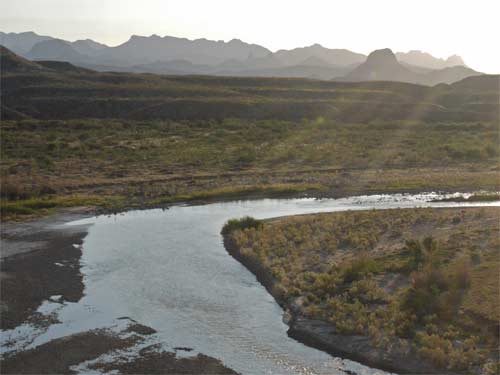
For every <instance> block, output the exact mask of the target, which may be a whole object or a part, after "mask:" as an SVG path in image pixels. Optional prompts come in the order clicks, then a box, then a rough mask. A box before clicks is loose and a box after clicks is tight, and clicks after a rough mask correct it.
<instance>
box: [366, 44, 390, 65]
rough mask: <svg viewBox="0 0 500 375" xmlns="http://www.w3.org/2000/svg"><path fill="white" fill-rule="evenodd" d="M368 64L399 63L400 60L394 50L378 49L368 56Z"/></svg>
mask: <svg viewBox="0 0 500 375" xmlns="http://www.w3.org/2000/svg"><path fill="white" fill-rule="evenodd" d="M366 63H367V64H373V65H378V64H397V63H398V60H397V59H396V55H394V53H393V52H392V50H391V49H390V48H383V49H377V50H375V51H373V52H372V53H370V54H369V55H368V57H367V58H366Z"/></svg>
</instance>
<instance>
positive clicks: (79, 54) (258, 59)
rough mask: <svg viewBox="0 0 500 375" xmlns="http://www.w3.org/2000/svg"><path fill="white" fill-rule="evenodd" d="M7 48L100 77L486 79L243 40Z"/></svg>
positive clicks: (400, 61)
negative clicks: (273, 49) (120, 74)
mask: <svg viewBox="0 0 500 375" xmlns="http://www.w3.org/2000/svg"><path fill="white" fill-rule="evenodd" d="M0 45H3V46H5V47H6V48H8V49H9V50H11V51H12V52H14V53H16V54H18V55H20V56H23V57H25V58H27V59H29V60H32V61H47V60H52V61H65V62H70V63H72V64H74V65H77V66H80V67H84V68H89V69H93V70H98V71H121V72H137V73H156V74H167V75H220V76H258V77H301V78H313V79H323V80H332V79H333V80H340V81H372V80H385V81H401V82H411V83H419V84H424V85H435V84H438V83H452V82H455V81H458V80H461V79H463V78H466V77H469V76H473V75H478V74H481V73H479V72H476V71H474V70H472V69H470V68H468V67H467V66H466V65H465V63H464V62H463V60H462V58H461V57H459V56H456V55H453V56H450V57H449V58H447V59H440V58H436V57H434V56H432V55H430V54H428V53H425V52H421V51H409V52H407V53H403V52H397V53H396V54H394V53H393V52H392V51H391V50H389V49H382V50H377V51H374V52H372V53H371V54H370V55H369V56H366V55H363V54H360V53H355V52H352V51H349V50H346V49H330V48H325V47H323V46H321V45H319V44H314V45H312V46H308V47H301V48H295V49H291V50H279V51H277V52H274V53H273V52H271V51H270V50H268V49H267V48H265V47H262V46H259V45H257V44H249V43H245V42H243V41H241V40H238V39H233V40H231V41H229V42H224V41H213V40H207V39H196V40H189V39H186V38H177V37H171V36H165V37H160V36H158V35H151V36H149V37H144V36H136V35H133V36H132V37H130V39H129V40H128V41H126V42H125V43H123V44H120V45H118V46H116V47H109V46H107V45H105V44H102V43H98V42H95V41H93V40H91V39H85V40H77V41H75V42H70V41H66V40H62V39H57V38H53V37H50V36H43V35H38V34H36V33H34V32H24V33H4V32H0Z"/></svg>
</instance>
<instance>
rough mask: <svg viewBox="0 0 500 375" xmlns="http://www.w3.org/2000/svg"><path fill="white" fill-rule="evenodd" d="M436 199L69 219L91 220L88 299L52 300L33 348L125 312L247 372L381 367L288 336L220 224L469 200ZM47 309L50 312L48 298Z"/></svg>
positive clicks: (378, 198)
mask: <svg viewBox="0 0 500 375" xmlns="http://www.w3.org/2000/svg"><path fill="white" fill-rule="evenodd" d="M435 197H436V195H435V194H423V195H374V196H361V197H350V198H345V199H324V200H314V199H290V200H285V199H263V200H252V201H232V202H225V203H214V204H208V205H198V206H196V205H194V206H193V205H191V206H189V205H186V206H175V207H172V208H170V209H168V210H160V209H154V210H145V211H130V212H127V213H125V214H121V215H114V216H99V217H95V218H90V219H84V220H80V221H78V222H73V223H69V224H66V225H79V224H92V225H91V226H90V228H89V232H88V235H87V237H86V238H85V240H84V243H83V245H82V246H83V249H82V250H83V255H82V259H81V272H82V273H83V275H84V284H85V292H84V293H85V296H84V297H83V298H82V299H81V300H80V301H79V302H77V303H66V304H63V305H60V304H58V305H57V306H58V307H57V315H58V319H59V321H60V323H58V324H53V325H52V326H50V327H49V328H48V329H47V330H46V331H45V332H44V333H42V334H40V335H38V336H37V337H35V338H34V339H33V342H31V344H30V345H29V347H33V346H36V345H39V344H40V343H43V342H46V341H48V340H50V339H53V338H56V337H61V336H64V335H67V334H70V333H75V332H80V331H83V330H86V329H92V328H96V327H101V326H107V325H109V323H110V321H113V320H114V319H116V318H118V317H123V316H126V317H130V318H132V319H135V320H137V321H138V322H140V323H141V324H144V325H147V326H150V327H152V328H154V329H156V330H157V331H158V334H157V335H158V336H159V338H160V340H161V342H163V344H164V346H165V348H167V349H168V348H173V347H176V346H177V347H179V346H182V347H190V348H193V349H194V353H196V352H201V353H204V354H206V355H209V356H212V357H215V358H218V359H221V360H222V361H223V362H224V364H225V365H226V366H228V367H230V368H232V369H234V370H236V371H238V372H241V373H243V374H344V373H345V372H344V371H343V370H345V369H348V370H351V371H355V372H356V373H358V374H383V373H384V372H382V371H380V370H375V369H370V368H368V367H364V366H362V365H360V364H357V363H355V362H352V361H348V360H341V359H339V358H334V357H332V356H330V355H328V354H326V353H324V352H321V351H319V350H316V349H313V348H309V347H307V346H304V345H302V344H301V343H299V342H297V341H295V340H293V339H291V338H289V337H288V336H287V333H286V332H287V328H288V327H287V326H286V325H285V324H284V323H283V321H282V313H283V312H282V309H281V308H280V307H279V306H278V304H277V303H276V302H275V301H274V299H273V298H272V297H271V296H270V295H269V294H268V293H267V291H266V290H265V289H264V287H262V286H261V285H260V284H259V283H258V282H257V280H256V278H255V276H254V275H253V274H252V273H250V272H249V271H248V270H247V269H246V268H245V267H243V266H242V265H241V264H240V263H238V262H237V261H236V260H234V259H233V258H232V257H231V256H229V255H228V254H227V252H226V250H225V249H224V246H223V244H222V237H221V235H220V230H221V228H222V226H223V224H224V222H225V221H226V220H228V219H229V218H234V217H241V216H244V215H250V216H253V217H255V218H259V219H264V218H270V217H278V216H285V215H295V214H305V213H313V212H328V211H343V210H360V209H372V208H375V209H387V208H396V207H417V206H433V207H434V206H442V207H450V206H458V205H460V206H465V205H466V204H463V203H462V204H458V203H430V202H429V201H430V200H431V199H433V198H435ZM495 204H496V205H498V203H495ZM474 205H475V206H478V205H481V204H474ZM485 205H488V204H485ZM489 205H491V204H489ZM43 308H45V309H48V310H50V309H51V308H54V304H50V303H47V304H46V305H45V307H44V306H42V309H43Z"/></svg>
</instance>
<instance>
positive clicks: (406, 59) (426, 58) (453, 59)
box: [396, 50, 466, 69]
mask: <svg viewBox="0 0 500 375" xmlns="http://www.w3.org/2000/svg"><path fill="white" fill-rule="evenodd" d="M396 56H397V58H398V60H399V61H401V62H403V63H406V64H410V65H414V66H420V67H424V68H428V69H443V68H446V67H451V66H457V65H463V66H466V65H465V63H464V61H463V60H462V58H461V57H460V56H457V55H453V56H450V57H448V58H447V59H446V60H445V59H441V58H438V57H434V56H432V55H431V54H430V53H427V52H423V51H420V50H411V51H408V52H398V53H396Z"/></svg>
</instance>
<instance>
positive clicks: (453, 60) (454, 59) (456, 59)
mask: <svg viewBox="0 0 500 375" xmlns="http://www.w3.org/2000/svg"><path fill="white" fill-rule="evenodd" d="M446 63H447V64H448V66H456V65H463V66H465V62H464V60H463V59H462V58H461V57H460V56H458V55H451V56H450V57H448V58H447V59H446Z"/></svg>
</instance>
